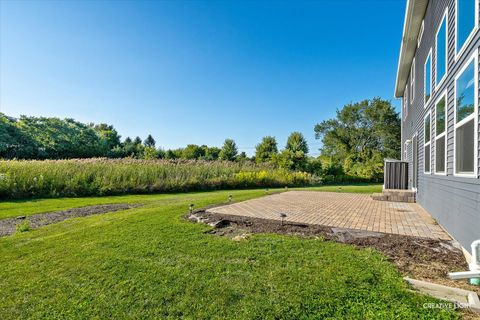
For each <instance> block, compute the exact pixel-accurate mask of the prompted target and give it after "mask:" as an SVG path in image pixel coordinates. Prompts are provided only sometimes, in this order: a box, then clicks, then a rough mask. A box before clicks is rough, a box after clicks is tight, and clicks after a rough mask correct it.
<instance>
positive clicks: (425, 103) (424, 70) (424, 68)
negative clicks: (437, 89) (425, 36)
mask: <svg viewBox="0 0 480 320" xmlns="http://www.w3.org/2000/svg"><path fill="white" fill-rule="evenodd" d="M429 60H430V79H429V81H430V97H429V98H428V101H427V100H426V98H427V95H426V93H427V62H428V61H429ZM432 94H433V88H432V48H430V50H429V51H428V55H427V59H425V63H424V64H423V108H424V109H426V108H427V103H429V102H430V101H432Z"/></svg>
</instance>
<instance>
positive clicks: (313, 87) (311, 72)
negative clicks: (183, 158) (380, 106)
mask: <svg viewBox="0 0 480 320" xmlns="http://www.w3.org/2000/svg"><path fill="white" fill-rule="evenodd" d="M405 2H406V1H403V0H391V1H388V0H377V1H367V0H365V1H363V0H362V1H357V0H350V1H336V0H331V1H318V2H311V1H309V2H301V1H292V2H283V1H281V2H273V1H272V2H260V1H237V2H233V1H189V2H181V1H171V2H168V1H164V2H160V1H158V2H156V1H149V2H147V1H145V2H139V1H119V2H115V1H82V2H81V1H59V2H56V1H31V2H30V1H0V81H1V83H0V111H1V112H3V113H6V114H7V115H10V116H15V117H16V116H19V115H21V114H25V115H35V116H40V115H42V116H56V117H61V118H64V117H70V118H74V119H77V120H79V121H83V122H106V123H109V124H113V125H114V126H115V127H116V128H117V130H118V131H119V132H120V134H121V135H122V137H123V138H125V137H126V136H131V137H134V136H136V135H139V136H140V137H142V139H143V138H145V137H146V135H147V134H148V133H151V134H152V135H153V136H154V138H155V139H156V140H157V145H158V146H162V147H164V148H174V147H180V146H185V145H186V144H189V143H195V144H207V145H217V146H220V145H221V144H222V142H223V140H224V139H225V138H233V139H235V140H236V142H237V145H238V146H239V148H240V149H241V150H243V151H246V152H247V153H248V154H252V153H253V151H254V146H255V144H257V143H258V142H259V141H260V139H261V137H263V136H265V135H273V136H275V137H276V138H277V141H278V142H279V146H280V147H283V146H284V144H285V140H286V137H287V136H288V134H289V133H290V132H292V131H301V132H302V133H303V134H304V135H305V137H306V138H307V139H308V141H309V144H310V146H311V149H313V150H311V153H312V154H317V153H318V151H317V149H318V146H319V145H320V142H319V141H315V140H314V132H313V127H314V125H315V124H316V123H317V122H320V121H322V120H324V119H328V118H331V117H333V116H334V115H335V110H336V109H337V108H341V107H342V106H343V105H344V104H346V103H349V102H352V101H358V100H362V99H365V98H372V97H375V96H379V97H382V98H385V99H391V100H392V102H393V103H394V104H395V106H397V108H398V105H399V101H396V100H394V99H393V88H394V82H395V73H396V67H397V59H398V53H399V46H400V39H401V35H402V28H403V16H404V10H405Z"/></svg>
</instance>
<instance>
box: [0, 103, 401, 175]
mask: <svg viewBox="0 0 480 320" xmlns="http://www.w3.org/2000/svg"><path fill="white" fill-rule="evenodd" d="M314 131H315V135H316V138H317V139H321V141H322V145H323V147H322V148H321V149H320V152H321V153H320V156H319V157H317V158H313V157H309V156H308V153H309V148H308V143H307V141H306V139H305V138H304V137H303V135H302V134H301V133H300V132H292V133H291V134H290V135H289V137H288V139H287V141H286V144H285V146H284V148H283V149H281V150H279V147H278V143H277V140H276V139H275V137H273V136H266V137H264V138H263V139H262V140H261V142H260V143H259V144H257V145H256V147H255V155H254V156H253V157H248V156H247V155H246V154H245V152H241V153H239V152H238V148H237V145H236V143H235V141H234V140H232V139H226V140H225V141H224V143H223V146H222V147H215V146H207V145H196V144H189V145H187V146H186V147H184V148H178V149H168V150H164V149H162V148H157V146H156V141H155V139H154V138H153V137H152V136H151V135H148V136H147V137H146V139H145V140H143V141H142V139H141V138H140V137H135V138H134V139H132V138H130V137H127V138H125V139H124V140H123V141H121V136H120V135H119V134H118V132H117V131H116V130H115V128H114V127H113V126H111V125H108V124H104V123H101V124H93V123H91V124H84V123H81V122H78V121H75V120H73V119H58V118H45V117H27V116H21V117H20V118H19V119H15V118H11V117H8V116H6V115H4V114H2V113H0V158H3V159H71V158H92V157H107V158H137V159H191V160H206V161H215V160H225V161H238V162H242V161H251V162H256V163H263V164H270V165H271V166H272V167H276V168H284V169H288V170H294V171H305V172H309V173H313V174H315V175H317V176H321V177H323V179H324V180H325V181H330V180H332V181H335V182H341V181H344V180H345V181H351V180H356V179H360V180H362V179H363V180H381V179H382V174H383V159H384V158H398V157H399V155H400V117H399V114H398V113H397V112H396V111H395V109H394V108H393V106H392V105H391V103H390V102H389V101H385V100H381V99H379V98H374V99H372V100H364V101H361V102H358V103H351V104H348V105H345V106H344V107H343V108H342V109H341V110H337V114H336V118H335V119H329V120H325V121H322V122H321V123H319V124H317V125H316V126H315V128H314Z"/></svg>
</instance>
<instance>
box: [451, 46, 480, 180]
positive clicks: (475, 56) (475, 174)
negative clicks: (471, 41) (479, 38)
mask: <svg viewBox="0 0 480 320" xmlns="http://www.w3.org/2000/svg"><path fill="white" fill-rule="evenodd" d="M472 60H473V61H474V62H473V65H474V70H473V75H474V111H473V113H472V114H471V115H469V116H468V117H466V118H465V119H463V120H462V121H460V122H459V123H457V80H458V78H460V76H461V75H462V73H463V72H464V71H465V69H466V68H467V67H468V65H469V64H470V63H471V62H472ZM453 87H454V94H453V100H454V101H453V175H454V176H456V177H464V178H478V48H477V49H476V50H475V51H474V52H473V53H472V55H471V56H470V57H469V58H468V59H467V60H466V61H465V62H464V64H463V66H462V68H461V69H460V70H459V71H458V72H457V74H456V75H455V80H454V85H453ZM472 118H473V121H474V125H473V126H474V134H473V136H474V150H473V152H474V163H473V171H474V172H473V173H471V174H468V173H457V164H456V161H457V159H456V158H457V128H458V127H461V126H462V125H464V124H466V123H467V122H469V121H470V120H472Z"/></svg>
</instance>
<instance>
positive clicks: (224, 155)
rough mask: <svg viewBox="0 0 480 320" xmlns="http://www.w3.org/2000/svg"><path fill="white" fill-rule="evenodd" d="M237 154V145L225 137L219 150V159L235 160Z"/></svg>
mask: <svg viewBox="0 0 480 320" xmlns="http://www.w3.org/2000/svg"><path fill="white" fill-rule="evenodd" d="M237 154H238V150H237V145H236V144H235V141H234V140H232V139H225V142H224V143H223V147H222V150H221V151H220V159H221V160H228V161H235V158H236V157H237Z"/></svg>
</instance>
